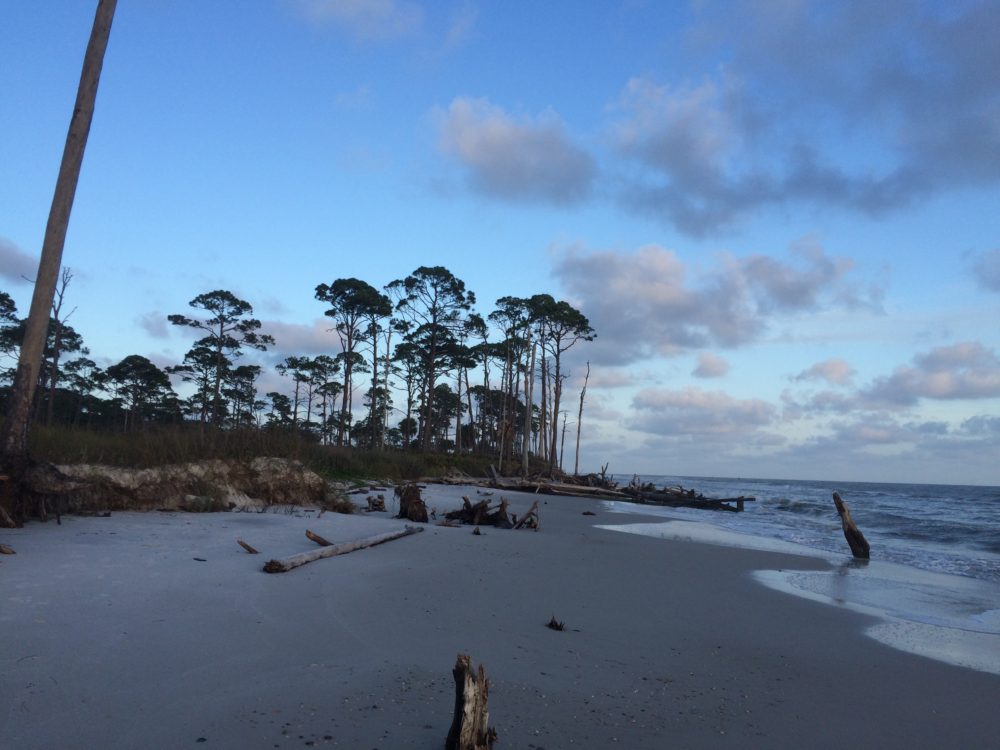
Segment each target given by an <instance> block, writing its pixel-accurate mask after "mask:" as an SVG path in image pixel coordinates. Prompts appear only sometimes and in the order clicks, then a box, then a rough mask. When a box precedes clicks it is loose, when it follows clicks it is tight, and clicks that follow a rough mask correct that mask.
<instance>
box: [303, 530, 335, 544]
mask: <svg viewBox="0 0 1000 750" xmlns="http://www.w3.org/2000/svg"><path fill="white" fill-rule="evenodd" d="M306 538H307V539H309V540H310V541H313V542H316V544H318V545H319V546H320V547H332V546H333V542H330V541H328V540H326V539H324V538H323V537H321V536H320V535H319V534H314V533H313V532H311V531H309V529H306Z"/></svg>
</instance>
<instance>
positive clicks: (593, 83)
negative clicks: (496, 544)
mask: <svg viewBox="0 0 1000 750" xmlns="http://www.w3.org/2000/svg"><path fill="white" fill-rule="evenodd" d="M94 7H96V2H84V1H83V0H41V1H40V2H35V3H15V4H7V5H6V6H5V7H4V8H3V10H2V11H0V49H2V50H3V52H2V57H0V175H2V178H3V179H2V180H0V289H3V290H5V291H7V292H8V293H10V294H11V295H12V296H13V297H14V299H15V300H16V301H17V303H18V307H19V309H20V310H21V311H22V312H23V311H26V309H27V307H28V303H29V299H30V293H31V287H30V284H29V283H27V282H25V281H24V280H23V278H22V275H28V276H29V277H30V276H31V275H32V274H33V268H32V267H33V264H34V262H35V259H36V258H37V254H38V252H39V249H40V247H41V242H42V235H43V232H44V228H45V222H46V218H47V213H48V209H49V203H50V200H51V194H52V189H53V187H54V184H55V176H56V172H57V170H58V164H59V159H60V156H61V152H62V146H63V141H64V138H65V132H66V127H67V125H68V122H69V115H70V111H71V107H72V102H73V99H74V96H75V90H76V84H77V81H78V78H79V71H80V65H81V62H82V56H83V50H84V48H85V45H86V40H87V36H88V34H89V31H90V24H91V21H92V18H93V10H94ZM998 36H1000V6H998V5H997V4H996V3H993V2H955V3H950V4H948V5H947V7H944V6H943V5H942V4H941V3H936V2H917V1H916V0H886V1H885V2H880V3H870V2H841V3H835V4H831V3H825V2H811V1H810V0H781V1H777V0H776V1H775V2H757V3H751V2H747V3H742V2H724V3H717V2H711V0H698V1H696V2H691V3H689V4H685V3H681V2H677V3H663V2H652V1H650V2H643V1H641V0H633V1H632V2H620V3H580V2H558V1H553V2H547V3H540V4H539V3H527V2H509V3H495V2H492V3H488V2H445V1H444V0H441V1H439V2H433V3H431V2H417V1H416V0H414V1H412V2H408V1H406V0H367V1H366V0H255V1H254V2H245V1H239V2H238V1H236V0H230V1H228V2H227V1H224V0H219V1H217V2H211V3H205V2H196V1H195V0H176V1H174V2H164V1H162V0H121V1H120V2H119V7H118V11H117V15H116V18H115V23H114V28H113V30H112V35H111V42H110V45H109V48H108V53H107V57H106V60H105V68H104V74H103V77H102V81H101V88H100V92H99V95H98V103H97V112H96V115H95V119H94V124H93V129H92V132H91V137H90V142H89V144H88V150H87V154H86V158H85V161H84V166H83V173H82V176H81V179H80V184H79V189H78V192H77V199H76V204H75V206H74V210H73V215H72V221H71V225H70V230H69V235H68V237H67V242H66V249H65V255H64V262H65V264H66V265H68V266H69V267H71V268H72V269H73V272H74V274H75V275H74V279H73V281H72V283H71V286H70V289H69V293H68V302H67V304H68V305H70V306H74V307H75V308H76V311H75V312H74V314H73V317H72V318H71V319H70V323H71V324H72V325H73V326H74V327H75V328H76V329H77V330H78V331H79V332H80V333H81V334H82V335H83V336H84V339H85V341H86V342H87V344H88V345H89V346H90V348H91V350H92V352H93V354H94V355H96V356H95V358H96V359H98V361H99V362H100V363H102V364H105V365H106V364H111V363H113V362H116V361H118V360H119V359H121V358H122V357H124V356H126V355H129V354H132V353H139V354H143V355H145V356H148V357H150V358H151V359H153V360H154V361H156V362H157V363H159V364H161V365H166V364H174V363H177V362H179V361H180V360H181V359H182V358H183V355H184V352H185V351H186V350H187V348H188V346H189V345H190V342H191V334H190V333H189V332H187V331H184V330H180V329H175V328H173V327H171V326H169V325H168V324H167V322H166V316H167V315H168V314H170V313H187V312H188V311H189V310H190V308H188V306H187V303H188V301H189V300H190V299H192V298H193V297H194V296H196V295H197V294H200V293H202V292H205V291H210V290H212V289H217V288H224V289H229V290H231V291H233V292H234V293H236V294H237V295H239V296H241V297H242V298H244V299H246V300H247V301H249V302H250V303H251V304H252V305H253V306H254V308H255V313H256V315H257V316H258V317H259V318H261V320H263V321H264V324H265V330H267V331H268V332H270V333H272V334H273V335H274V336H275V338H276V339H277V347H276V348H275V349H274V350H273V351H272V352H269V353H268V354H267V355H264V358H263V362H264V363H265V364H273V363H274V362H275V361H277V360H279V359H281V358H283V357H284V356H287V355H289V354H305V353H321V352H327V353H330V352H332V351H333V350H334V349H335V344H334V341H335V339H334V337H333V336H332V335H331V334H329V333H328V332H327V331H326V328H327V325H326V323H325V320H324V319H323V316H322V312H323V306H322V305H321V304H320V303H319V302H317V301H316V300H315V299H314V298H313V290H314V288H315V286H316V285H317V284H319V283H322V282H325V283H330V282H332V281H333V280H334V279H336V278H340V277H349V276H356V277H359V278H362V279H365V280H366V281H368V282H369V283H371V284H373V285H376V286H381V285H383V284H386V283H388V282H389V281H392V280H393V279H396V278H401V277H403V276H405V275H406V274H408V273H409V272H411V271H412V270H414V269H415V268H416V267H417V266H420V265H444V266H447V267H448V268H449V269H450V270H451V271H452V272H453V273H455V275H456V276H458V277H459V278H461V279H463V280H464V281H465V282H466V284H467V286H468V287H469V288H470V289H471V290H473V291H474V292H475V293H476V295H477V297H478V300H479V304H478V309H479V311H480V312H482V313H483V314H484V315H485V314H487V313H489V312H490V311H491V310H492V309H493V307H492V304H493V302H494V300H496V299H497V298H498V297H500V296H503V295H507V294H512V295H519V296H527V295H530V294H534V293H538V292H542V291H546V292H550V293H552V294H553V295H555V296H558V297H562V298H565V299H567V300H569V301H570V302H572V303H573V304H575V305H576V306H578V307H579V308H580V309H581V310H582V311H583V312H584V313H585V314H586V315H587V316H588V317H589V318H590V320H591V323H592V325H593V326H594V328H595V329H596V330H597V333H598V339H597V340H596V341H595V342H593V343H592V344H584V345H580V346H578V347H577V348H576V349H574V350H572V354H573V356H572V363H571V378H570V382H569V386H568V394H569V395H568V398H569V400H570V401H575V400H576V398H578V396H577V394H578V392H579V391H578V389H579V386H580V381H581V378H582V374H583V370H584V363H585V362H586V361H587V360H589V361H590V362H591V366H592V378H591V383H590V387H589V389H588V392H587V398H588V400H587V409H586V411H585V413H584V426H583V438H582V444H583V445H582V463H583V467H584V468H586V469H588V470H591V469H596V468H597V467H598V466H599V465H600V464H603V463H609V464H610V468H609V470H610V471H612V472H617V473H626V472H632V471H636V472H642V473H668V474H699V475H706V474H708V475H723V476H758V477H788V478H817V479H843V480H852V479H858V480H873V481H879V480H883V481H915V482H944V483H981V484H1000V469H998V468H997V463H998V461H997V459H998V458H1000V408H998V407H1000V332H998V324H997V321H998V319H1000V315H998V311H1000V210H998V209H997V206H1000V46H998V45H997V44H996V43H995V40H996V39H997V38H998ZM261 387H262V390H271V389H273V388H276V387H287V383H283V382H282V381H281V379H280V378H278V377H277V376H275V375H271V374H269V375H268V376H267V377H266V378H265V381H264V382H263V383H262V384H261ZM570 411H575V409H572V408H571V409H570ZM574 418H575V415H574V414H571V415H570V422H573V421H574ZM571 430H572V427H571Z"/></svg>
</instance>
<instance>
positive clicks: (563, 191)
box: [437, 97, 594, 205]
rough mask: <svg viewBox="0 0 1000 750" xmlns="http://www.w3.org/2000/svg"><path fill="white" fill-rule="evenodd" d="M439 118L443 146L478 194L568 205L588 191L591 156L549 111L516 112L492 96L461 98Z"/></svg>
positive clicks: (581, 198)
mask: <svg viewBox="0 0 1000 750" xmlns="http://www.w3.org/2000/svg"><path fill="white" fill-rule="evenodd" d="M437 120H438V128H439V132H440V148H441V151H442V152H443V153H444V154H446V155H448V156H449V157H451V158H452V159H453V160H454V161H455V162H456V163H457V164H459V165H460V166H461V167H462V169H463V170H464V172H465V175H466V177H467V180H468V184H469V186H470V187H471V188H472V189H473V190H474V191H476V192H478V193H481V194H483V195H487V196H490V197H493V198H499V199H503V200H508V201H536V200H537V201H542V202H546V203H551V204H557V205H567V204H572V203H578V202H580V201H582V200H583V199H584V198H586V197H587V195H588V193H589V192H590V189H591V183H592V181H593V179H594V163H593V159H592V158H591V157H590V155H589V154H587V153H586V152H584V151H583V150H582V149H580V148H578V147H577V146H575V145H574V144H573V143H572V142H571V141H570V139H569V136H568V135H567V134H566V131H565V128H564V126H563V124H562V122H561V121H560V120H559V119H558V118H557V117H556V115H555V114H553V113H551V112H547V113H544V114H542V115H540V116H538V117H514V116H512V115H510V114H508V113H507V112H505V111H504V110H503V109H501V108H500V107H497V106H496V105H494V104H492V103H490V101H489V100H488V99H471V98H467V97H459V98H456V99H455V100H453V101H452V103H451V105H450V106H449V107H448V109H447V110H446V111H444V112H439V113H438V116H437Z"/></svg>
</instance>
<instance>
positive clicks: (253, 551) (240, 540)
mask: <svg viewBox="0 0 1000 750" xmlns="http://www.w3.org/2000/svg"><path fill="white" fill-rule="evenodd" d="M236 543H237V544H238V545H240V546H241V547H242V548H243V549H245V550H246V551H247V552H249V553H250V554H251V555H259V554H260V552H258V551H257V550H255V549H254V548H253V547H251V546H250V545H249V544H247V543H246V542H244V541H243V540H242V539H237V540H236Z"/></svg>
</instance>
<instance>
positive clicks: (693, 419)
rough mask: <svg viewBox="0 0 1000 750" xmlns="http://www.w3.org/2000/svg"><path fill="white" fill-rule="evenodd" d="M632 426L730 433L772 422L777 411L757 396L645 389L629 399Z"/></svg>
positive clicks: (680, 432)
mask: <svg viewBox="0 0 1000 750" xmlns="http://www.w3.org/2000/svg"><path fill="white" fill-rule="evenodd" d="M632 408H633V411H634V416H633V418H632V419H631V420H630V424H629V426H630V427H632V428H633V429H637V430H641V431H643V432H649V433H653V434H656V435H666V436H696V435H714V436H720V435H734V434H744V433H748V432H755V431H757V430H758V429H760V428H762V427H766V426H767V425H769V424H771V423H772V422H774V421H775V417H776V415H777V410H776V409H775V408H774V406H773V405H771V404H768V403H767V402H765V401H762V400H760V399H736V398H733V397H732V396H730V395H729V394H727V393H723V392H721V391H704V390H702V389H700V388H686V389H684V390H680V391H671V390H666V389H660V388H648V389H644V390H641V391H639V392H638V393H637V394H636V395H635V397H634V398H633V400H632Z"/></svg>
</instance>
